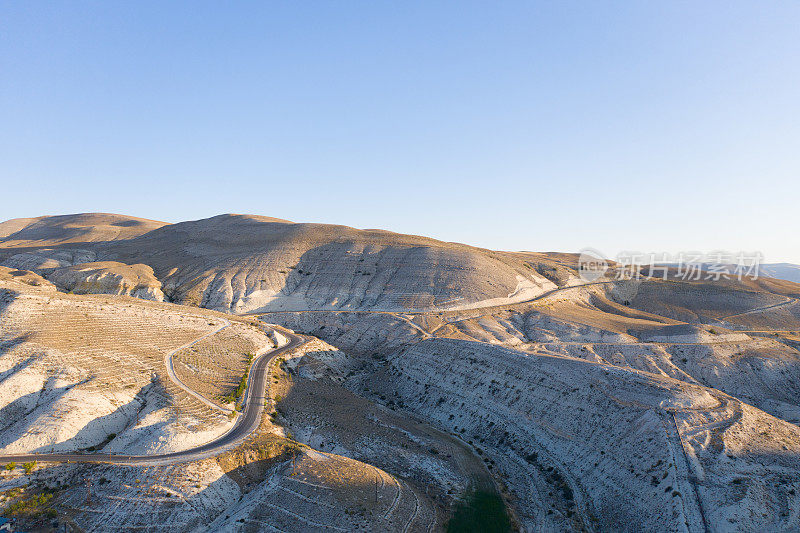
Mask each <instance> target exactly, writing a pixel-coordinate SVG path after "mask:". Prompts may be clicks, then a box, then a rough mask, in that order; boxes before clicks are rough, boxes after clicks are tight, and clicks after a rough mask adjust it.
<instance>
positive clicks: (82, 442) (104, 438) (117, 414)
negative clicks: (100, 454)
mask: <svg viewBox="0 0 800 533" xmlns="http://www.w3.org/2000/svg"><path fill="white" fill-rule="evenodd" d="M142 390H144V389H142ZM142 390H140V391H139V393H137V395H136V396H135V397H134V398H133V399H132V400H131V401H130V402H128V403H126V404H125V405H121V406H119V407H117V408H116V409H115V410H114V411H113V412H111V413H108V414H107V415H103V416H99V417H97V418H93V419H92V420H91V421H90V422H89V423H88V424H86V425H85V426H83V427H82V428H81V429H80V430H78V432H77V433H75V435H74V436H73V437H72V438H70V439H67V440H65V441H62V442H59V443H58V444H56V445H55V446H56V447H57V449H59V450H88V451H95V450H94V448H97V450H98V451H99V450H100V449H101V448H103V447H105V446H106V445H107V444H108V443H110V442H111V441H112V440H113V439H114V437H116V436H117V434H119V433H122V431H124V430H125V428H127V427H128V424H129V422H130V420H131V419H133V418H134V417H135V416H136V413H138V412H139V410H140V409H141V408H142V407H143V406H144V401H143V400H142V399H141V393H142ZM46 448H51V446H45V447H42V448H39V449H37V450H35V451H37V452H45V451H47V450H46Z"/></svg>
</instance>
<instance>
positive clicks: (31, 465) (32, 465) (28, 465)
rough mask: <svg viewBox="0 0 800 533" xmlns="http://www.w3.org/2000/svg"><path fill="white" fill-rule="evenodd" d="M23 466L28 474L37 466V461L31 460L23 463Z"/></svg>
mask: <svg viewBox="0 0 800 533" xmlns="http://www.w3.org/2000/svg"><path fill="white" fill-rule="evenodd" d="M22 468H24V469H25V473H26V474H30V473H31V472H33V469H34V468H36V461H31V462H29V463H22Z"/></svg>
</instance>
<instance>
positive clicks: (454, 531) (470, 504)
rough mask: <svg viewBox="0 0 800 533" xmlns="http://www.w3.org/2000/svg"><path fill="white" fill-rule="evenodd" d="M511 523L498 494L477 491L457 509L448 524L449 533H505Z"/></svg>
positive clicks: (509, 528)
mask: <svg viewBox="0 0 800 533" xmlns="http://www.w3.org/2000/svg"><path fill="white" fill-rule="evenodd" d="M509 531H511V521H510V520H509V519H508V514H507V513H506V506H505V504H504V503H503V499H502V498H500V495H499V494H497V493H496V492H489V491H477V492H473V493H472V494H470V496H469V497H468V498H467V499H466V501H464V502H461V503H459V504H458V506H457V507H456V508H455V511H454V512H453V517H452V518H451V519H450V521H449V522H448V523H447V532H448V533H472V532H475V533H479V532H480V533H505V532H509Z"/></svg>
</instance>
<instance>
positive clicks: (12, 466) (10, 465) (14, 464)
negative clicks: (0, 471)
mask: <svg viewBox="0 0 800 533" xmlns="http://www.w3.org/2000/svg"><path fill="white" fill-rule="evenodd" d="M16 467H17V463H13V462H12V463H8V464H7V465H6V470H8V471H9V472H11V471H12V470H14V469H15V468H16Z"/></svg>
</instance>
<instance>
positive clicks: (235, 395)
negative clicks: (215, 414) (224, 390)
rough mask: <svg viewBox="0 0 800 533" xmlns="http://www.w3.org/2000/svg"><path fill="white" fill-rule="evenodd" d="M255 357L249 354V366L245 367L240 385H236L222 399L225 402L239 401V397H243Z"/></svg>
mask: <svg viewBox="0 0 800 533" xmlns="http://www.w3.org/2000/svg"><path fill="white" fill-rule="evenodd" d="M253 357H254V355H253V354H252V353H248V354H247V366H246V367H245V369H244V375H243V376H242V379H241V380H240V381H239V385H238V386H237V387H236V389H235V390H233V391H232V392H231V393H230V394H228V395H227V396H225V397H224V398H223V399H222V401H223V402H225V403H233V402H238V401H239V398H241V397H242V394H244V391H245V389H247V376H248V374H250V367H251V366H252V364H253Z"/></svg>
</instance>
